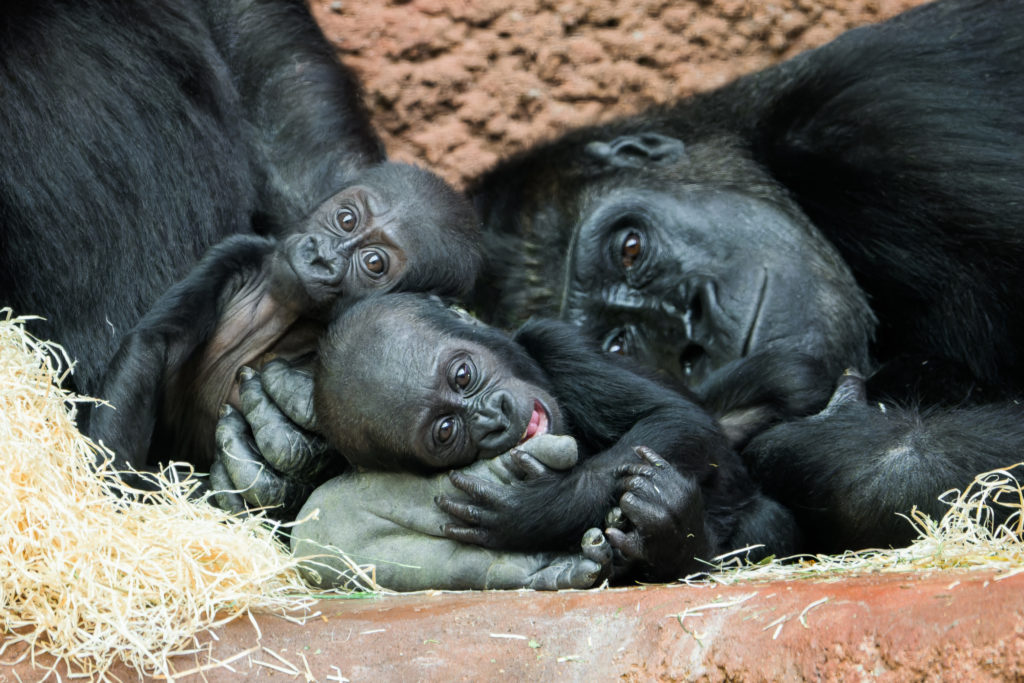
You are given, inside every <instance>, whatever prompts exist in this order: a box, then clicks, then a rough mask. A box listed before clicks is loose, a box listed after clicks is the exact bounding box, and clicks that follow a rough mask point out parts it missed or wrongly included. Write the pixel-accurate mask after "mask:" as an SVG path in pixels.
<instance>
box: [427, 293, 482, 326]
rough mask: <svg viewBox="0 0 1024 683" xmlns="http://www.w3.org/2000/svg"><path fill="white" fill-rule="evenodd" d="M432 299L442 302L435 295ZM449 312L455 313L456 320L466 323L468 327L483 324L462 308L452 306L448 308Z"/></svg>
mask: <svg viewBox="0 0 1024 683" xmlns="http://www.w3.org/2000/svg"><path fill="white" fill-rule="evenodd" d="M432 298H434V299H437V300H438V301H440V300H441V299H440V297H437V296H434V295H432ZM448 310H449V311H451V312H452V313H454V314H455V317H456V318H458V319H459V320H461V321H462V322H464V323H466V324H467V325H474V326H476V325H480V324H482V323H481V322H480V321H479V320H477V319H476V318H474V317H473V316H472V315H471V314H470V312H469V311H467V310H466V309H465V308H462V307H461V306H457V305H455V304H451V305H450V306H448Z"/></svg>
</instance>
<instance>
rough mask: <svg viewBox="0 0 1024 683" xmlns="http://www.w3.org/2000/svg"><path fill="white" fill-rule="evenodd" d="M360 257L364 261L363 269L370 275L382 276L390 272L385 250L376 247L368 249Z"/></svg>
mask: <svg viewBox="0 0 1024 683" xmlns="http://www.w3.org/2000/svg"><path fill="white" fill-rule="evenodd" d="M359 258H360V259H361V260H362V262H363V270H365V271H366V272H367V273H369V274H370V277H375V278H377V277H381V276H382V275H384V274H385V273H387V272H388V258H387V256H385V255H384V253H383V252H380V251H378V250H376V249H367V250H365V251H364V252H363V253H362V254H360V255H359Z"/></svg>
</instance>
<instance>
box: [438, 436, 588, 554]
mask: <svg viewBox="0 0 1024 683" xmlns="http://www.w3.org/2000/svg"><path fill="white" fill-rule="evenodd" d="M578 459H579V454H578V450H577V446H576V440H575V439H573V438H572V437H571V436H564V435H554V434H542V435H540V436H536V437H534V438H532V439H530V440H529V441H526V442H525V443H523V444H520V445H519V446H517V447H516V448H513V449H512V450H510V451H508V452H507V453H503V454H502V455H500V456H498V458H496V459H495V460H496V461H497V464H499V465H501V468H500V469H503V470H504V474H503V475H500V476H499V477H498V480H497V481H495V480H485V479H482V478H480V477H476V476H473V475H470V474H467V473H465V472H462V471H458V470H456V471H453V472H450V473H449V475H448V477H449V479H450V481H451V483H452V484H453V485H454V486H455V487H456V488H457V489H458V490H459V491H462V492H463V493H465V494H467V495H469V497H470V501H469V502H464V501H459V500H455V499H453V498H451V497H450V496H447V495H440V496H438V497H437V499H436V500H435V503H436V504H437V506H438V507H439V508H441V509H442V510H444V511H445V512H447V513H448V514H449V515H451V516H452V517H454V518H455V519H456V520H457V521H456V522H454V523H447V524H445V525H444V528H443V533H444V535H445V536H446V537H448V538H450V539H452V540H455V541H461V542H463V543H473V544H476V545H481V546H484V547H486V548H503V549H504V548H509V547H510V546H512V545H515V544H514V543H510V539H508V538H506V534H505V533H504V530H505V529H506V528H508V523H507V520H509V519H511V518H515V517H517V516H518V514H519V508H520V505H519V504H518V503H521V502H522V500H523V494H524V492H525V490H526V488H527V487H526V486H524V483H526V482H531V481H550V480H552V479H557V478H560V477H561V476H562V474H564V472H566V471H568V470H570V469H572V467H574V466H575V465H576V462H577V460H578ZM492 469H493V468H492ZM499 482H500V483H499Z"/></svg>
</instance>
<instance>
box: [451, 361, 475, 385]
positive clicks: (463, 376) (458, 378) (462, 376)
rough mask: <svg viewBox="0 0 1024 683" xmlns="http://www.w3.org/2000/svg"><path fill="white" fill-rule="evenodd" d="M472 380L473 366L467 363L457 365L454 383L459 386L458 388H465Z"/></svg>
mask: <svg viewBox="0 0 1024 683" xmlns="http://www.w3.org/2000/svg"><path fill="white" fill-rule="evenodd" d="M472 381H473V368H471V367H470V366H469V363H461V364H460V365H459V367H458V368H456V369H455V385H456V386H457V387H459V389H465V388H466V387H468V386H469V383H470V382H472Z"/></svg>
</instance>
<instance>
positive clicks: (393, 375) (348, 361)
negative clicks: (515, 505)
mask: <svg viewBox="0 0 1024 683" xmlns="http://www.w3.org/2000/svg"><path fill="white" fill-rule="evenodd" d="M406 296H408V297H410V298H411V296H412V295H388V296H385V297H377V298H376V302H375V303H376V304H377V305H376V308H375V309H374V310H372V319H369V318H370V316H368V315H366V314H365V313H366V311H363V313H364V314H361V315H356V316H354V317H351V316H347V315H346V316H344V317H343V318H342V319H341V320H339V321H336V323H341V324H342V325H344V326H346V329H344V330H342V331H341V333H340V334H330V335H328V338H327V340H326V342H325V344H322V345H321V350H320V368H319V369H318V373H317V378H316V385H317V386H316V410H317V415H318V418H319V422H320V425H321V428H322V429H323V430H324V432H325V435H326V436H327V438H328V439H329V440H330V442H331V443H332V445H334V446H335V447H336V448H337V449H338V450H339V451H340V452H341V453H342V454H343V455H345V457H346V458H347V459H348V460H349V461H350V462H351V463H352V464H354V465H358V466H363V467H367V468H372V469H392V470H421V471H422V470H438V469H447V468H453V467H461V466H463V465H467V464H469V463H471V462H474V461H476V460H479V459H482V458H491V457H494V456H497V455H499V454H501V453H504V452H505V451H508V450H509V449H510V448H512V447H514V446H516V445H517V444H520V443H522V442H523V441H526V440H527V439H530V438H533V437H534V436H539V435H541V434H546V433H554V434H558V433H563V432H564V425H563V418H562V415H561V411H560V410H559V407H558V404H557V403H556V402H555V399H554V397H553V396H552V395H551V393H550V392H549V391H548V390H547V389H546V388H544V387H542V386H538V384H537V383H536V382H535V381H530V380H528V379H524V378H523V377H522V373H521V372H518V371H517V369H516V366H515V364H513V363H510V362H509V358H510V357H513V356H515V357H516V358H519V359H520V361H519V362H520V363H522V362H523V361H522V360H521V359H523V358H525V359H526V361H527V362H531V363H532V361H530V360H529V358H528V357H525V353H524V352H523V351H522V349H521V348H520V347H518V346H516V345H515V344H514V343H513V342H511V340H509V339H508V338H507V337H504V336H503V335H500V334H498V333H497V332H494V331H490V330H488V335H487V336H485V337H480V336H479V335H474V334H473V331H474V329H475V328H474V326H473V325H470V324H467V323H465V322H463V321H461V320H454V318H455V317H456V314H454V313H451V312H449V311H447V310H446V309H444V308H443V307H442V306H441V305H440V303H437V304H436V306H435V305H434V304H429V306H432V307H434V308H433V309H432V312H433V313H435V314H439V315H445V316H450V317H451V318H453V320H447V321H445V325H444V329H443V330H442V329H440V328H439V327H438V326H436V325H435V323H434V322H433V321H431V320H427V319H424V318H423V317H420V316H418V315H416V314H415V313H414V312H413V311H411V310H410V309H409V307H407V306H405V305H401V304H398V303H397V302H398V301H399V300H403V301H404V300H405V299H404V297H406ZM412 300H413V301H417V300H416V299H412ZM419 301H423V300H419ZM424 305H427V304H424ZM362 308H363V309H367V308H369V307H368V306H365V305H363V306H362ZM461 332H464V333H465V335H463V334H461ZM491 337H493V343H492V339H491ZM481 339H487V341H480V340H481Z"/></svg>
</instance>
